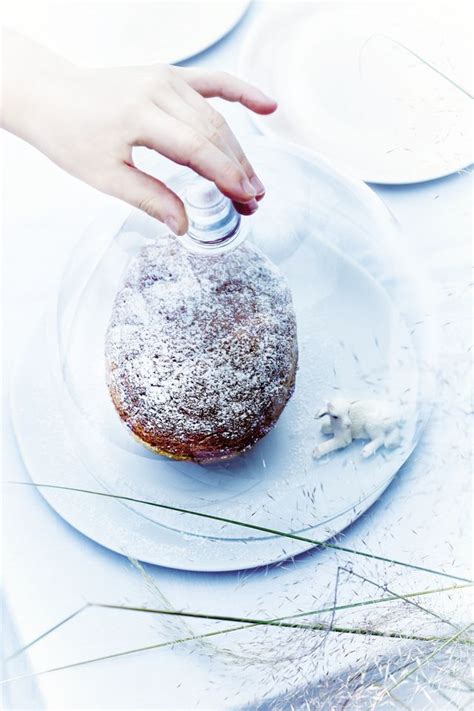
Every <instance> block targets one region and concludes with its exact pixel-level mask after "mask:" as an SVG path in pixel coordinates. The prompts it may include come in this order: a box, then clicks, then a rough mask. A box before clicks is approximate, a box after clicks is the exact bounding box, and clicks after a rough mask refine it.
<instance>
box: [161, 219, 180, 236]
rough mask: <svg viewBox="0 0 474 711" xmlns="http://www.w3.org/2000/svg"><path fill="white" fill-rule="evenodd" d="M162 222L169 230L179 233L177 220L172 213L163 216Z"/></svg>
mask: <svg viewBox="0 0 474 711" xmlns="http://www.w3.org/2000/svg"><path fill="white" fill-rule="evenodd" d="M164 222H165V225H166V226H167V227H169V228H170V230H171V232H174V234H175V235H179V233H180V228H179V222H178V220H177V219H176V217H175V216H174V215H168V217H165V220H164Z"/></svg>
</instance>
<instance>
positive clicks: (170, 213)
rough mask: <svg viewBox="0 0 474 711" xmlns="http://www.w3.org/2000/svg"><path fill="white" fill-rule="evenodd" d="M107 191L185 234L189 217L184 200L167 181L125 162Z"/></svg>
mask: <svg viewBox="0 0 474 711" xmlns="http://www.w3.org/2000/svg"><path fill="white" fill-rule="evenodd" d="M108 188H109V189H108V190H107V192H109V193H110V194H112V195H114V196H115V197H118V198H120V199H121V200H124V201H125V202H128V203H129V204H130V205H133V206H134V207H138V208H139V209H140V210H143V212H146V213H147V214H148V215H151V217H154V218H155V219H157V220H159V221H160V222H164V223H165V224H166V225H167V226H168V227H169V228H170V230H171V231H172V232H174V233H175V234H177V235H184V234H185V232H186V231H187V229H188V218H187V217H186V211H185V209H184V205H183V203H182V201H181V200H180V199H179V197H178V196H177V195H175V193H174V192H173V191H172V190H170V189H169V188H168V187H166V185H165V184H164V183H162V182H161V181H159V180H156V178H153V177H152V176H151V175H147V174H146V173H142V172H141V171H140V170H138V169H137V168H134V167H133V166H131V165H127V164H126V163H123V164H122V165H121V166H120V167H119V168H118V170H117V172H116V175H115V177H114V181H113V183H112V184H111V185H109V186H108Z"/></svg>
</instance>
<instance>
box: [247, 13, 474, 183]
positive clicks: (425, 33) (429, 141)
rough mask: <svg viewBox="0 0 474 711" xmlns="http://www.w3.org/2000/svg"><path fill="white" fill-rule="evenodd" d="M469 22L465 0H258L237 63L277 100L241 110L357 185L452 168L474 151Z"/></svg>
mask: <svg viewBox="0 0 474 711" xmlns="http://www.w3.org/2000/svg"><path fill="white" fill-rule="evenodd" d="M470 27H472V11H471V6H470V3H468V2H466V1H465V0H464V1H461V2H458V3H454V4H453V3H448V2H446V1H443V2H441V1H439V0H438V1H437V0H433V1H430V2H411V3H403V2H398V3H397V2H395V3H384V2H379V3H371V2H351V3H347V2H330V3H327V2H326V3H322V2H321V3H320V2H313V3H308V2H298V1H296V2H291V3H276V4H275V3H267V4H264V5H263V6H262V10H261V14H260V15H259V16H258V18H257V23H256V25H255V26H254V28H253V31H252V32H251V34H250V36H249V38H248V41H247V42H246V44H245V46H244V49H243V52H242V56H241V66H240V71H241V74H242V76H244V77H245V78H246V79H248V80H251V81H253V82H254V83H256V84H257V85H260V86H261V87H262V88H263V89H264V90H267V91H268V93H269V94H270V95H273V96H274V97H275V98H276V99H277V100H278V102H279V108H278V110H277V111H276V112H275V114H273V115H271V116H266V117H259V116H252V119H253V120H254V121H255V122H256V124H257V126H258V127H259V128H260V130H262V131H263V132H264V133H267V134H269V135H272V136H273V137H277V138H280V139H285V140H289V141H293V142H295V143H298V144H300V145H304V146H306V147H308V148H312V149H314V150H317V151H318V152H319V153H321V154H323V155H325V156H326V157H328V158H329V159H330V160H331V161H332V162H334V163H335V164H336V165H338V166H339V167H343V168H344V169H345V170H346V171H347V172H349V173H351V174H353V175H354V176H357V177H359V178H360V179H362V180H365V181H367V182H376V183H388V184H403V183H414V182H419V181H424V180H430V179H433V178H438V177H441V176H444V175H448V174H450V173H453V172H455V171H458V170H461V169H462V168H465V167H466V166H468V165H470V164H471V163H472V162H473V160H474V142H473V138H474V137H473V129H472V121H473V108H472V107H473V101H472V98H470V96H471V97H472V95H473V94H474V81H473V73H472V50H471V37H470V35H471V31H470ZM422 59H423V60H424V61H422ZM426 62H428V63H429V64H430V65H432V66H431V67H430V66H428V65H427V64H426ZM432 67H435V68H436V70H438V71H435V69H433V68H432ZM438 72H442V73H443V74H444V75H445V76H440V74H439V73H438ZM469 95H470V96H469Z"/></svg>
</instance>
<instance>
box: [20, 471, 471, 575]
mask: <svg viewBox="0 0 474 711" xmlns="http://www.w3.org/2000/svg"><path fill="white" fill-rule="evenodd" d="M10 483H12V484H20V485H24V486H34V487H36V488H44V489H58V490H63V491H76V492H78V493H81V494H89V495H93V496H103V497H105V498H111V499H119V500H121V501H130V502H132V503H136V504H143V505H145V506H153V507H155V508H159V509H164V510H166V511H176V512H177V513H184V514H189V515H190V516H197V517H199V518H206V519H209V520H212V521H219V522H220V523H227V524H231V525H234V526H240V527H241V528H248V529H251V530H254V531H260V532H262V533H269V534H270V535H273V536H280V537H283V538H289V539H291V540H294V541H302V542H304V543H310V544H312V545H314V546H321V547H322V548H329V549H332V550H337V551H341V552H343V553H350V554H351V555H358V556H362V557H364V558H370V559H371V560H378V561H381V562H383V563H389V564H391V565H399V566H403V567H404V568H410V569H412V570H418V571H421V572H423V573H430V574H431V575H439V576H442V577H444V578H450V579H451V580H459V581H460V582H463V583H471V582H472V580H470V579H469V578H464V577H461V576H458V575H453V574H452V573H445V572H444V571H441V570H433V569H431V568H425V567H423V566H421V565H415V564H414V563H407V562H405V561H402V560H396V559H395V558H386V557H384V556H381V555H376V554H375V553H367V552H366V551H357V550H355V549H353V548H347V547H345V546H339V545H337V544H335V543H327V542H325V541H319V540H317V539H315V538H308V537H306V536H300V535H298V534H296V533H288V532H285V531H278V530H277V529H274V528H267V527H265V526H258V525H257V524H252V523H246V522H244V521H237V520H234V519H229V518H224V517H223V516H216V515H214V514H207V513H203V512H201V511H192V510H190V509H183V508H180V507H178V506H171V505H168V504H160V503H157V502H154V501H147V500H145V499H136V498H134V497H132V496H122V495H120V494H110V493H108V492H105V491H91V490H90V489H79V488H76V487H72V486H61V485H59V484H36V483H33V482H26V481H17V482H10Z"/></svg>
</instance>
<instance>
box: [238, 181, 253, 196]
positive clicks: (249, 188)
mask: <svg viewBox="0 0 474 711" xmlns="http://www.w3.org/2000/svg"><path fill="white" fill-rule="evenodd" d="M240 187H241V188H242V190H243V191H244V193H246V194H247V195H250V196H251V197H255V195H256V194H257V191H256V190H255V188H254V187H253V185H252V183H251V182H250V180H249V179H248V178H243V179H242V180H241V181H240Z"/></svg>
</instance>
